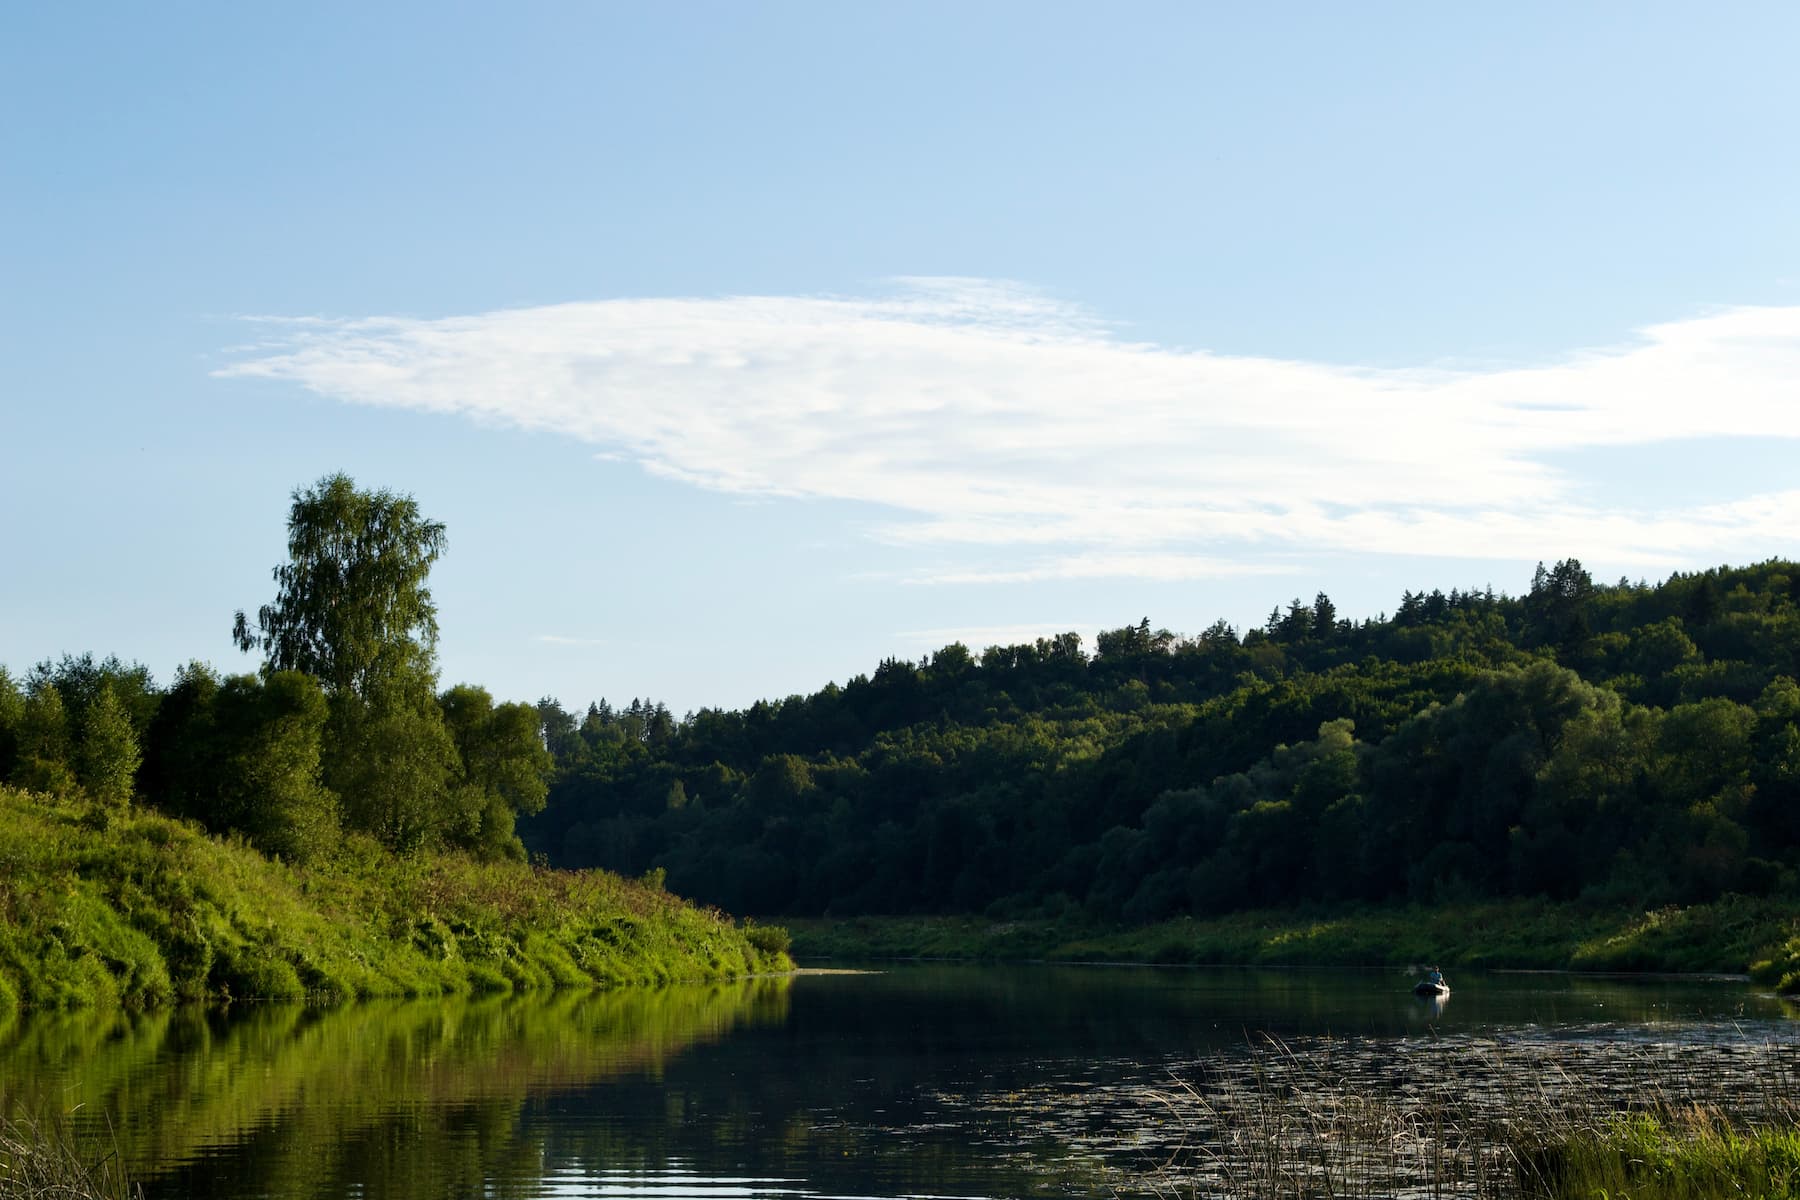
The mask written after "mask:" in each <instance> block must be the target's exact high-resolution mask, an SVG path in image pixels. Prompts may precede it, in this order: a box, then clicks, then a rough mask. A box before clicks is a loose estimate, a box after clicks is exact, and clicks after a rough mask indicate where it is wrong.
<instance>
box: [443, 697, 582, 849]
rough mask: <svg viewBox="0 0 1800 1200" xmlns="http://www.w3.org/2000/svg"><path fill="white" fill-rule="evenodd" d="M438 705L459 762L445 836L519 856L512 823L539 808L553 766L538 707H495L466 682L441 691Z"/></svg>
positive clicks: (448, 838)
mask: <svg viewBox="0 0 1800 1200" xmlns="http://www.w3.org/2000/svg"><path fill="white" fill-rule="evenodd" d="M441 706H442V708H443V711H444V724H445V727H446V728H448V729H449V731H450V737H451V740H452V741H453V742H454V743H455V744H456V752H457V757H458V758H459V759H460V760H461V764H462V777H461V779H460V781H459V782H458V784H457V788H456V793H455V796H456V799H455V802H454V804H453V805H452V807H453V809H454V810H455V811H456V813H457V817H456V825H455V827H454V828H452V829H451V830H449V831H448V837H447V840H449V841H450V842H451V843H452V844H456V845H462V846H464V847H466V848H467V849H469V850H471V851H473V852H474V853H476V854H478V855H480V856H482V857H486V858H524V857H525V848H524V846H522V845H521V844H520V842H519V839H518V837H517V836H516V835H515V834H514V833H513V822H514V821H515V820H516V818H518V817H519V816H521V815H523V816H531V815H533V814H535V813H539V812H542V811H543V808H544V797H545V796H546V795H547V794H548V793H549V790H550V784H549V779H550V774H551V772H552V770H553V768H554V766H555V764H554V762H553V760H552V759H551V757H550V751H548V750H547V749H545V748H544V743H543V740H542V738H541V736H540V728H541V725H540V722H541V717H540V715H539V711H538V709H536V708H534V707H533V706H532V705H529V704H501V705H498V706H496V705H495V704H494V700H493V697H492V696H490V695H489V694H488V692H487V690H486V689H485V688H478V687H471V686H469V685H467V684H463V685H459V686H457V687H453V688H451V689H450V690H449V691H447V692H445V693H444V695H443V697H442V700H441Z"/></svg>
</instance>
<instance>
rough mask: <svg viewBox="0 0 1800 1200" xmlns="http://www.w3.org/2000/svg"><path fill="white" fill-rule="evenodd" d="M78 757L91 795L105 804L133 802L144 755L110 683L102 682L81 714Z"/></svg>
mask: <svg viewBox="0 0 1800 1200" xmlns="http://www.w3.org/2000/svg"><path fill="white" fill-rule="evenodd" d="M75 760H76V766H77V768H79V770H78V777H79V779H80V781H81V786H82V787H83V788H85V789H87V793H88V795H90V796H92V797H93V798H94V799H96V800H99V801H101V802H102V803H105V804H127V803H129V802H130V800H131V793H132V790H133V788H134V786H135V784H136V781H137V769H138V764H139V763H140V762H141V761H142V760H143V755H142V754H141V753H140V752H139V750H138V739H137V731H136V730H134V729H133V728H132V727H131V717H130V716H129V715H127V714H126V712H125V706H124V705H123V704H121V703H119V698H118V697H117V696H116V695H114V694H113V689H112V685H111V684H110V683H102V684H101V685H100V692H99V694H98V695H97V696H95V697H94V702H93V703H92V704H90V705H88V708H87V712H86V713H85V714H84V715H83V717H82V721H81V741H80V744H79V745H78V746H77V747H76V755H75Z"/></svg>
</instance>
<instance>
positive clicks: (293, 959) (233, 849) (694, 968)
mask: <svg viewBox="0 0 1800 1200" xmlns="http://www.w3.org/2000/svg"><path fill="white" fill-rule="evenodd" d="M0 863H4V864H5V869H4V872H0V1008H11V1007H15V1006H24V1007H32V1008H45V1007H68V1006H75V1005H86V1004H96V1005H121V1004H122V1005H127V1006H138V1007H150V1006H158V1005H165V1004H169V1003H171V1002H174V1001H178V1000H207V1001H219V1000H228V999H242V998H246V997H285V998H299V997H312V998H324V999H344V998H348V997H352V996H400V995H408V996H410V995H421V994H425V995H429V994H435V993H444V992H480V991H506V990H513V989H533V988H538V989H541V988H550V987H584V988H591V987H596V986H611V985H616V984H626V983H662V982H668V981H672V980H705V979H722V978H732V977H741V976H746V975H751V974H756V973H760V972H768V971H774V970H784V969H787V968H788V967H789V966H791V964H790V963H789V962H788V961H787V959H786V956H785V955H784V954H783V953H782V952H781V947H782V945H783V944H784V941H783V940H782V935H780V934H779V932H778V931H764V930H761V929H757V928H751V929H743V928H738V927H735V926H734V925H733V924H732V922H731V921H730V920H728V919H726V918H724V917H723V916H721V915H720V914H718V913H716V912H710V911H704V910H701V909H698V908H696V907H694V906H693V905H691V904H688V903H686V902H684V901H681V900H679V899H676V898H675V897H672V896H669V895H667V894H665V893H664V892H662V891H661V890H660V889H659V888H657V887H655V886H653V885H652V884H651V883H642V882H640V883H632V882H628V881H625V880H622V879H619V878H618V877H617V876H614V875H611V874H608V873H606V872H602V871H585V872H579V873H577V872H563V871H551V870H546V869H542V868H534V867H531V866H527V865H526V864H524V863H518V862H511V861H504V862H489V863H482V862H477V861H475V860H473V859H471V858H470V857H468V856H467V855H463V854H454V853H442V852H433V851H424V852H420V853H417V854H414V855H411V856H406V857H400V856H396V855H393V854H391V853H389V852H388V851H386V850H384V849H383V848H382V847H381V846H380V845H378V844H377V843H375V842H374V841H373V840H372V839H368V838H363V837H351V838H347V839H345V840H344V841H343V842H342V844H341V845H340V848H339V852H338V853H336V854H334V855H333V856H332V857H331V858H330V859H329V860H327V861H321V862H317V863H313V864H311V865H308V866H305V867H297V866H292V865H288V864H284V863H281V862H278V861H274V860H271V859H270V858H268V857H266V856H265V855H263V854H262V853H260V852H259V851H257V850H256V849H255V848H254V847H252V846H250V845H248V844H247V843H246V842H245V841H244V840H243V839H242V838H232V839H221V838H218V837H212V836H208V835H207V834H206V833H205V832H204V831H203V830H201V829H200V828H198V827H197V826H195V825H194V824H192V823H191V822H186V821H181V820H177V819H174V818H170V817H166V816H161V815H158V814H155V813H149V812H142V811H126V812H114V811H111V810H108V809H106V808H104V807H98V806H95V805H93V804H91V803H89V802H86V801H82V802H59V801H56V800H54V799H53V798H51V797H48V796H44V795H32V794H28V793H25V792H20V791H18V790H16V789H12V788H4V787H0Z"/></svg>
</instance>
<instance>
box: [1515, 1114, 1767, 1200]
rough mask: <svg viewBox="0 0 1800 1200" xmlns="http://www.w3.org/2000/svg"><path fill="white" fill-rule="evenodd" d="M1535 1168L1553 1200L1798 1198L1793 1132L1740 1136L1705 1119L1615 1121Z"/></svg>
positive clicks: (1547, 1155)
mask: <svg viewBox="0 0 1800 1200" xmlns="http://www.w3.org/2000/svg"><path fill="white" fill-rule="evenodd" d="M1541 1161H1542V1163H1543V1175H1542V1179H1543V1185H1544V1187H1545V1191H1546V1193H1547V1194H1548V1195H1549V1196H1552V1197H1556V1198H1558V1200H1563V1198H1567V1200H1577V1198H1591V1200H1714V1198H1718V1200H1724V1198H1725V1197H1734V1198H1735V1197H1744V1196H1756V1197H1762V1198H1764V1200H1790V1198H1800V1129H1795V1128H1793V1127H1791V1126H1789V1127H1784V1128H1776V1129H1752V1130H1739V1129H1735V1128H1733V1127H1732V1126H1730V1125H1729V1124H1727V1123H1725V1122H1724V1121H1723V1120H1721V1119H1720V1118H1719V1117H1718V1116H1717V1115H1716V1114H1713V1113H1709V1112H1694V1113H1691V1114H1687V1115H1683V1116H1665V1117H1654V1116H1632V1117H1618V1118H1615V1119H1614V1120H1612V1121H1611V1122H1609V1123H1608V1124H1607V1125H1606V1126H1605V1127H1604V1128H1603V1129H1601V1130H1598V1131H1594V1132H1584V1133H1579V1134H1576V1135H1573V1136H1571V1137H1569V1138H1567V1139H1565V1140H1563V1141H1561V1142H1560V1143H1558V1144H1556V1145H1553V1146H1552V1147H1550V1148H1549V1149H1547V1150H1545V1151H1544V1152H1543V1154H1542V1158H1541Z"/></svg>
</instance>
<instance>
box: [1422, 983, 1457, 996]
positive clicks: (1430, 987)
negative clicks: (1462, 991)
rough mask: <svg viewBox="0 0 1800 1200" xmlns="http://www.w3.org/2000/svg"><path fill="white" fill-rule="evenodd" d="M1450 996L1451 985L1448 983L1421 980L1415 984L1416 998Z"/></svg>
mask: <svg viewBox="0 0 1800 1200" xmlns="http://www.w3.org/2000/svg"><path fill="white" fill-rule="evenodd" d="M1449 994H1450V985H1449V984H1447V983H1433V982H1431V980H1429V979H1421V980H1419V982H1417V983H1415V984H1413V995H1415V996H1448V995H1449Z"/></svg>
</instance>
